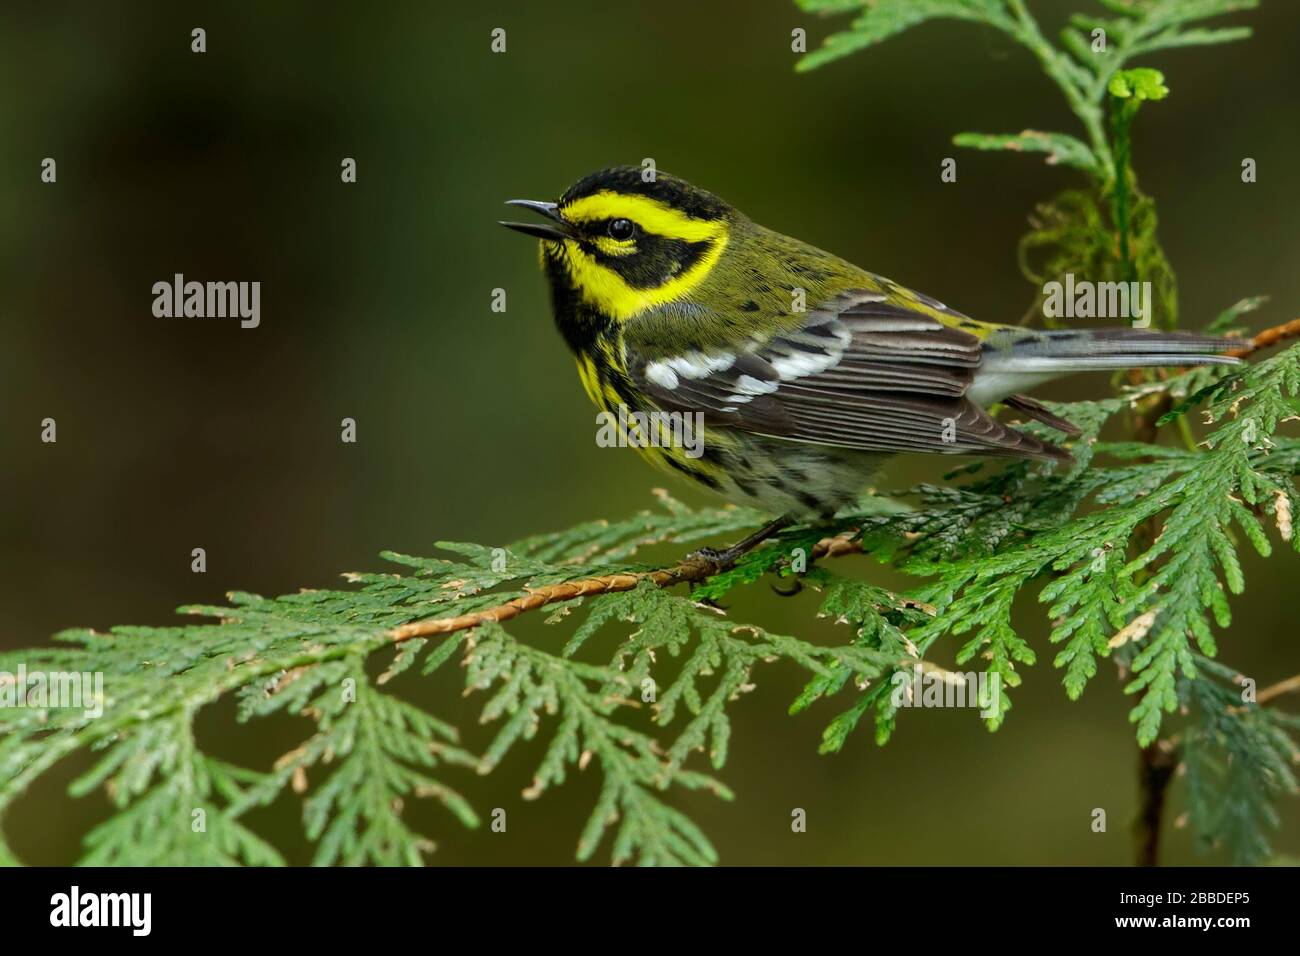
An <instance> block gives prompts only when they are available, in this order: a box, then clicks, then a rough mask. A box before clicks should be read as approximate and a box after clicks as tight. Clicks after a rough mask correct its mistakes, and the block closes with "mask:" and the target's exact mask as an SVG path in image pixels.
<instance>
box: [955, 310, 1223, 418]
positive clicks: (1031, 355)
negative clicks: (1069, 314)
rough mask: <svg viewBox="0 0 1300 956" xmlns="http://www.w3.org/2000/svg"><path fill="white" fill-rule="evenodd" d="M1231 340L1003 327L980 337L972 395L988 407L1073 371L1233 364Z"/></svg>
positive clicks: (1131, 331)
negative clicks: (980, 355) (980, 353)
mask: <svg viewBox="0 0 1300 956" xmlns="http://www.w3.org/2000/svg"><path fill="white" fill-rule="evenodd" d="M1240 346H1241V342H1240V341H1237V340H1235V339H1219V338H1213V337H1211V336H1207V335H1191V334H1188V333H1186V332H1148V331H1147V330H1145V329H1134V328H1118V329H1048V330H1045V331H1044V330H1033V329H1012V328H1006V329H1001V330H999V331H997V332H994V333H992V334H991V335H989V336H988V338H986V339H985V340H984V357H983V361H982V362H981V363H980V369H979V372H978V373H977V374H976V378H975V383H974V386H973V387H972V389H971V391H970V393H969V394H970V398H971V399H972V400H973V401H975V402H976V403H977V404H980V405H983V406H988V405H990V404H992V403H993V402H998V401H1001V400H1002V399H1004V398H1006V397H1007V396H1009V395H1014V394H1016V393H1019V392H1022V391H1027V390H1029V389H1032V388H1034V387H1035V386H1037V385H1041V384H1042V383H1043V382H1047V381H1050V380H1051V379H1054V378H1059V377H1060V376H1062V375H1069V374H1071V373H1073V372H1092V371H1099V370H1104V369H1121V368H1141V367H1143V366H1149V365H1233V364H1235V363H1236V362H1237V361H1238V360H1237V359H1235V358H1233V357H1232V356H1230V355H1224V354H1222V353H1224V352H1227V351H1229V350H1230V349H1234V348H1239V347H1240Z"/></svg>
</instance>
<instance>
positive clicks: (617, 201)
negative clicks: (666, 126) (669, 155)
mask: <svg viewBox="0 0 1300 956" xmlns="http://www.w3.org/2000/svg"><path fill="white" fill-rule="evenodd" d="M649 175H650V174H649V173H646V172H644V171H643V170H642V169H641V168H640V167H636V166H616V167H614V168H612V169H604V170H601V171H600V172H597V173H592V174H591V175H590V176H587V177H585V178H583V179H581V180H579V181H578V182H577V183H575V184H574V185H572V186H570V187H569V188H568V189H567V190H566V191H565V193H564V195H563V196H561V197H560V198H559V200H558V201H557V202H541V201H536V200H530V199H512V200H510V203H509V204H510V205H513V206H521V207H523V208H525V209H529V210H531V211H533V212H535V213H537V214H539V215H540V216H541V217H542V220H543V221H541V222H537V223H519V222H503V223H501V225H503V226H507V227H509V228H510V229H514V230H516V231H518V232H522V233H524V234H525V235H529V236H536V237H537V238H539V239H541V240H542V265H543V267H544V268H545V270H546V272H547V276H548V278H549V279H550V281H551V285H552V290H553V292H554V293H555V295H556V297H557V301H558V300H559V299H560V298H561V297H568V296H576V297H577V298H578V299H579V300H580V301H581V302H582V303H583V304H584V305H586V306H588V307H590V308H592V309H594V310H596V311H597V312H599V313H600V314H601V315H603V316H604V317H606V318H609V319H612V320H614V321H617V322H623V321H626V320H628V319H630V318H632V317H633V316H635V315H637V314H638V313H640V312H642V311H644V310H646V309H650V308H654V307H655V306H658V305H662V304H664V303H667V302H673V301H676V300H679V299H682V298H685V297H686V296H687V295H688V294H689V293H690V291H691V290H692V289H694V288H695V287H696V286H698V285H699V284H700V283H701V282H702V281H704V279H705V278H706V277H707V276H708V274H709V272H710V271H711V270H712V269H713V267H714V266H715V265H716V264H717V261H718V259H719V258H720V257H721V255H722V253H723V250H724V249H725V248H726V246H727V243H728V240H729V239H730V238H731V231H732V226H733V224H734V223H735V222H736V219H737V216H738V214H737V213H736V212H735V210H733V209H732V208H731V207H730V206H728V205H727V204H726V203H725V202H723V201H722V200H721V199H719V198H718V197H717V196H714V195H713V194H712V193H709V192H706V191H704V190H703V189H698V188H696V187H695V186H692V185H691V184H690V183H688V182H686V181H685V180H682V179H678V178H677V177H675V176H669V175H667V174H665V173H655V174H653V178H650V179H647V178H646V177H647V176H649Z"/></svg>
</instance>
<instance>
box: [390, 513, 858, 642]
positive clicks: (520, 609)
mask: <svg viewBox="0 0 1300 956" xmlns="http://www.w3.org/2000/svg"><path fill="white" fill-rule="evenodd" d="M856 533H857V532H856V531H846V532H844V533H843V534H840V535H837V536H835V537H833V538H823V539H822V540H821V541H819V542H817V544H816V545H815V546H814V547H813V550H812V557H813V558H814V559H816V558H821V557H828V558H835V557H839V556H840V555H844V554H852V553H854V552H858V551H861V550H862V542H861V541H857V540H854V539H853V535H854V534H856ZM734 563H735V562H734V561H733V562H730V563H727V564H720V563H719V562H717V561H713V560H710V559H709V558H705V557H702V556H700V555H691V556H689V557H687V558H686V559H684V560H683V561H681V562H679V563H678V564H674V565H672V566H671V567H667V568H660V569H659V570H657V571H640V572H637V573H621V574H602V575H598V576H596V577H590V578H580V579H579V580H576V581H562V582H561V583H559V584H548V585H546V586H545V587H540V588H537V589H536V590H532V591H529V592H528V593H527V594H525V595H523V596H522V597H517V598H514V599H513V600H510V601H506V602H504V603H503V604H498V605H496V606H495V607H489V608H484V609H483V610H482V611H475V612H474V613H473V614H461V615H458V616H457V617H442V618H432V619H428V620H423V621H412V622H411V623H410V624H403V625H401V626H400V627H395V628H393V629H392V630H390V631H389V632H388V636H389V637H390V638H391V639H392V640H393V641H394V642H398V643H400V642H401V641H409V640H411V639H412V638H416V637H429V636H431V635H435V634H451V633H454V632H455V631H464V630H468V629H469V628H472V627H478V626H479V625H480V624H488V623H493V622H495V623H500V622H502V621H509V620H510V619H511V618H515V617H518V616H519V615H520V614H524V613H526V612H528V611H535V610H537V609H538V608H541V607H545V606H546V605H548V604H556V603H558V602H560V601H571V600H573V599H574V598H579V597H590V596H592V595H596V594H613V593H615V592H618V591H631V590H632V589H633V588H635V587H636V586H637V585H639V584H640V583H641V582H642V581H652V582H654V584H655V586H656V587H661V588H666V587H671V586H672V585H674V584H693V583H695V582H697V581H703V580H704V579H705V578H707V577H711V576H712V575H715V574H719V573H720V572H722V571H726V570H728V569H729V568H730V567H731V566H732V565H733V564H734Z"/></svg>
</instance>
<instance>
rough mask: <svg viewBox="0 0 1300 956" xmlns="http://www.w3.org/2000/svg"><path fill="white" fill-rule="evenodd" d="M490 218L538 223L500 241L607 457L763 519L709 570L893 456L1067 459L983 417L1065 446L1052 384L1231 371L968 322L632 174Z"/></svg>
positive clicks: (1180, 354)
mask: <svg viewBox="0 0 1300 956" xmlns="http://www.w3.org/2000/svg"><path fill="white" fill-rule="evenodd" d="M507 204H508V205H511V206H515V207H520V208H523V209H526V210H529V211H530V212H532V213H535V214H537V215H538V216H539V220H538V221H537V222H513V221H501V223H500V224H501V225H503V226H506V227H507V228H509V229H512V230H515V231H517V232H520V233H523V234H524V235H527V236H531V237H534V238H537V239H539V240H540V259H541V266H542V271H543V273H544V275H545V277H546V281H547V284H548V285H549V287H550V297H551V306H552V311H553V313H554V319H555V324H556V327H557V328H558V330H559V332H560V335H561V337H562V338H563V339H564V341H565V343H566V344H567V345H568V347H569V349H570V350H571V351H572V352H573V355H574V358H575V359H576V362H577V366H578V376H579V379H580V381H581V383H582V386H583V388H584V389H585V391H586V393H587V395H588V396H589V397H590V398H591V400H592V401H593V402H594V403H595V405H596V406H597V408H598V409H600V410H601V413H603V414H606V415H608V416H610V419H609V420H616V421H618V422H619V425H618V428H619V429H620V430H621V432H622V434H623V437H624V438H626V439H627V442H626V443H627V444H631V445H633V446H634V447H636V448H637V449H638V450H639V451H640V452H642V454H643V455H645V456H646V457H647V458H648V459H649V460H650V461H652V462H653V463H655V464H657V465H659V466H661V467H663V468H667V469H669V470H672V471H675V472H677V473H679V474H681V475H683V476H684V477H686V478H688V479H691V480H693V481H694V482H696V483H697V484H699V485H702V486H703V487H705V488H707V489H708V490H710V491H712V492H715V493H717V494H719V495H721V496H722V497H723V498H725V499H727V500H728V501H731V502H733V503H736V504H744V505H749V506H752V507H755V508H758V509H760V510H762V511H763V512H765V513H767V514H773V515H776V516H777V517H775V518H774V519H773V520H772V521H771V522H770V523H768V524H767V525H765V526H764V527H763V528H760V529H758V530H757V531H755V532H754V533H753V534H751V535H749V536H747V537H746V538H745V539H743V540H742V541H739V542H737V543H736V544H734V545H732V546H730V547H728V548H725V549H720V550H713V549H702V550H701V551H700V552H697V554H699V555H702V556H704V557H706V558H708V559H710V560H712V561H714V562H716V563H717V564H719V565H725V564H729V563H732V562H734V561H735V560H737V559H738V558H739V557H740V556H741V555H743V554H744V553H745V552H746V551H748V550H749V549H751V548H753V547H755V546H756V545H758V544H760V543H762V542H763V541H765V540H766V539H768V538H769V537H771V536H772V535H774V534H776V533H777V532H778V531H780V530H781V529H782V528H785V527H787V526H788V525H790V524H792V523H795V522H825V521H829V520H830V519H831V518H833V516H834V515H835V514H836V513H837V512H840V511H842V510H843V509H845V508H847V507H849V506H851V505H853V504H855V503H856V502H857V501H859V499H860V497H861V495H862V493H863V492H864V490H865V489H866V488H867V486H868V484H869V482H870V481H871V480H872V478H873V477H874V476H875V475H876V474H877V473H878V472H879V470H880V468H881V466H882V465H883V464H884V462H885V461H887V460H888V459H889V458H890V457H891V456H894V455H896V454H900V453H912V452H918V453H931V454H944V455H969V456H978V457H990V458H1002V459H1031V460H1038V461H1048V462H1061V463H1068V462H1071V461H1072V460H1073V458H1072V456H1071V455H1070V453H1069V452H1068V451H1067V450H1066V449H1064V448H1062V447H1060V446H1059V445H1057V444H1054V443H1053V442H1050V441H1047V440H1045V439H1043V438H1039V437H1037V436H1035V435H1031V434H1029V433H1027V432H1024V431H1020V430H1018V429H1016V428H1014V427H1012V426H1010V425H1007V424H1004V423H1002V422H1000V421H998V420H997V419H996V418H995V417H993V415H992V414H990V410H991V409H994V406H997V405H999V404H1000V405H1002V406H1005V407H1007V408H1010V409H1013V410H1014V411H1015V412H1018V413H1019V414H1020V415H1023V416H1025V417H1026V418H1029V419H1034V420H1036V421H1038V422H1041V423H1042V424H1045V425H1048V426H1050V427H1051V428H1053V429H1056V430H1057V431H1059V432H1061V433H1063V434H1064V435H1066V436H1070V437H1078V435H1079V434H1080V430H1079V429H1078V428H1077V427H1076V426H1075V425H1074V424H1073V423H1072V422H1070V421H1068V420H1066V419H1064V418H1062V417H1060V416H1058V415H1056V414H1055V413H1053V412H1052V411H1051V410H1050V409H1049V408H1048V407H1047V406H1046V405H1044V404H1042V403H1041V402H1039V401H1037V400H1035V399H1034V398H1032V397H1030V396H1029V395H1028V394H1026V393H1027V392H1028V391H1030V390H1032V389H1033V388H1034V387H1036V386H1038V385H1041V384H1042V383H1044V382H1047V381H1049V380H1051V379H1055V378H1058V377H1060V376H1063V375H1068V374H1071V373H1075V372H1087V371H1096V370H1103V369H1128V368H1142V367H1148V366H1192V365H1212V364H1231V363H1233V362H1235V361H1236V359H1234V358H1232V357H1230V356H1226V355H1222V354H1219V353H1222V352H1225V351H1227V350H1229V349H1231V348H1233V347H1234V345H1236V344H1239V343H1234V342H1233V341H1231V340H1228V339H1222V338H1214V337H1209V336H1202V335H1194V334H1188V333H1180V332H1155V331H1149V330H1146V329H1141V328H1135V327H1132V326H1129V325H1125V326H1118V325H1117V326H1115V327H1110V328H1089V329H1083V328H1080V329H1032V328H1025V327H1020V326H1011V325H1002V324H998V323H994V322H986V321H981V320H978V319H972V318H970V317H969V316H966V315H964V314H962V313H961V312H958V311H956V310H954V309H952V308H949V307H948V306H947V305H945V304H944V303H942V302H940V301H939V300H937V299H934V298H931V297H930V296H927V295H924V294H922V293H919V292H915V291H913V290H911V289H908V288H906V287H905V286H902V285H900V284H898V283H896V282H893V281H891V280H890V279H886V278H884V277H883V276H880V275H876V274H874V273H872V272H868V271H867V270H865V269H862V268H859V267H858V266H856V265H854V264H852V263H850V262H848V261H846V260H844V259H841V258H840V257H838V256H835V255H832V254H831V253H829V252H824V251H823V250H821V249H818V248H816V247H814V246H812V245H809V244H808V243H805V242H802V241H800V240H798V239H795V238H793V237H791V236H787V235H783V234H781V233H779V232H776V231H774V230H772V229H768V228H765V227H764V226H761V225H759V224H758V223H756V222H754V221H753V220H751V219H749V218H748V217H747V216H745V215H744V214H743V213H742V212H740V211H739V210H738V209H736V208H734V207H733V206H732V205H730V204H729V203H727V202H726V201H724V200H723V199H721V198H719V197H718V196H716V195H714V194H713V193H711V192H708V191H706V190H704V189H701V188H699V187H696V186H694V185H692V184H691V183H689V182H687V181H686V180H684V179H681V178H678V177H676V176H672V175H670V174H668V173H665V172H661V171H657V170H650V169H648V168H646V167H640V166H615V167H611V168H607V169H602V170H600V171H598V172H594V173H591V174H590V175H588V176H585V177H584V178H582V179H580V180H579V181H578V182H576V183H575V184H573V185H572V186H570V187H569V188H568V189H567V190H565V191H564V193H563V194H562V195H561V196H560V197H559V198H558V199H557V200H555V201H540V200H524V199H512V200H508V202H507ZM672 416H678V419H674V418H673V417H672ZM678 420H684V421H685V422H686V423H688V424H689V423H697V424H698V426H699V428H700V434H699V436H698V437H699V438H700V439H701V440H700V441H699V444H698V447H696V448H694V449H692V448H688V447H685V443H683V442H680V441H678V442H674V441H671V440H668V441H657V440H656V439H657V438H659V437H660V435H661V434H668V435H669V436H670V437H671V435H679V434H680V433H678V432H667V433H665V432H663V428H664V424H663V423H667V422H674V421H678ZM647 423H651V424H647Z"/></svg>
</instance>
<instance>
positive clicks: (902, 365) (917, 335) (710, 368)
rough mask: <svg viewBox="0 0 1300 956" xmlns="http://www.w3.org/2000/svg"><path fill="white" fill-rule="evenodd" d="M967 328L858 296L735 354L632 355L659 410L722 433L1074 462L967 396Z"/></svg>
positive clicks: (905, 303) (847, 296)
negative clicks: (689, 415)
mask: <svg viewBox="0 0 1300 956" xmlns="http://www.w3.org/2000/svg"><path fill="white" fill-rule="evenodd" d="M918 305H919V306H920V308H918V307H917V306H918ZM936 307H937V308H938V309H940V310H942V311H943V313H944V319H945V320H946V321H939V319H938V318H936V317H935V315H934V314H933V313H934V312H935V310H936ZM963 319H964V317H963V316H960V315H958V314H957V313H954V312H952V311H951V310H947V309H946V308H945V307H943V306H941V305H939V304H938V303H933V304H932V303H930V302H928V301H920V302H915V303H914V302H913V301H912V299H911V297H907V298H904V297H901V296H897V295H894V294H891V293H890V291H888V290H887V291H883V292H882V291H874V290H868V289H862V290H854V291H850V292H845V293H842V294H840V295H838V296H836V297H835V298H834V299H832V300H831V301H830V302H827V303H825V304H824V305H822V306H819V307H818V308H815V309H812V310H811V311H809V313H808V315H807V319H806V320H805V321H804V323H803V324H802V325H801V326H800V327H799V328H797V329H794V330H792V331H786V332H779V333H776V334H773V335H770V336H767V337H763V338H761V339H760V338H754V339H750V340H748V341H746V342H744V343H742V344H741V345H738V346H736V347H735V348H734V349H733V350H725V349H715V350H691V351H685V352H683V353H681V354H678V355H671V356H663V355H656V357H654V358H648V357H646V353H647V351H648V350H646V349H644V348H641V347H639V346H638V342H637V338H636V336H635V334H628V335H625V338H624V347H625V349H626V350H627V355H626V360H627V368H628V370H629V373H630V374H631V375H632V377H633V381H634V382H635V383H636V385H637V386H638V387H639V388H640V389H642V390H643V391H644V392H645V393H646V394H647V395H649V396H650V397H651V398H652V399H653V400H654V401H655V402H656V403H657V404H658V405H659V406H660V407H661V408H663V409H665V410H673V411H683V412H703V413H704V414H705V416H706V419H705V420H706V421H707V422H710V423H712V424H715V425H725V426H727V427H733V428H737V429H741V430H744V431H749V432H753V433H755V434H761V435H768V436H772V437H776V438H783V439H786V440H789V441H799V442H809V443H812V444H817V445H830V446H837V447H842V448H852V449H859V450H863V451H872V452H906V451H915V452H932V453H939V454H981V455H997V456H1004V457H1013V458H1037V459H1044V460H1070V456H1069V454H1068V453H1067V452H1065V451H1064V450H1062V449H1060V448H1057V447H1056V446H1055V445H1052V444H1049V443H1048V442H1044V441H1040V440H1039V439H1037V438H1034V437H1033V436H1031V435H1026V434H1024V433H1022V432H1018V431H1016V430H1014V429H1012V428H1008V427H1007V426H1005V425H1002V424H1001V423H999V422H997V421H995V420H994V419H992V418H990V417H989V416H988V415H987V414H986V413H985V412H984V410H983V409H982V408H980V407H979V406H978V405H976V404H975V403H974V402H972V401H971V400H970V399H969V398H968V397H967V395H966V393H967V391H968V390H969V388H970V386H971V383H972V382H973V381H974V378H975V372H976V369H977V368H978V367H979V365H980V362H981V360H982V357H983V356H982V349H981V345H980V338H979V337H978V336H977V335H976V334H972V332H969V331H964V330H963V329H962V328H961V321H962V320H963ZM971 325H972V327H973V328H976V329H979V328H983V326H982V325H979V324H976V323H974V322H972V323H971Z"/></svg>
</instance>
